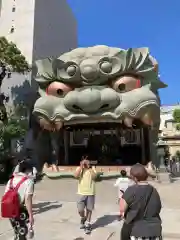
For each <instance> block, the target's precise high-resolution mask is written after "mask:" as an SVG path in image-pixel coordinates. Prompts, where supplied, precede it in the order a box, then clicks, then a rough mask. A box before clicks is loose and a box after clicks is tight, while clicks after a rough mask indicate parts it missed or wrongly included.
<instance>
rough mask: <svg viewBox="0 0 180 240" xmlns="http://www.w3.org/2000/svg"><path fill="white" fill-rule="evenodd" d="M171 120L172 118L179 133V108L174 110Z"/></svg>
mask: <svg viewBox="0 0 180 240" xmlns="http://www.w3.org/2000/svg"><path fill="white" fill-rule="evenodd" d="M173 118H174V121H175V122H176V129H177V130H178V131H180V109H179V108H177V109H175V110H174V112H173Z"/></svg>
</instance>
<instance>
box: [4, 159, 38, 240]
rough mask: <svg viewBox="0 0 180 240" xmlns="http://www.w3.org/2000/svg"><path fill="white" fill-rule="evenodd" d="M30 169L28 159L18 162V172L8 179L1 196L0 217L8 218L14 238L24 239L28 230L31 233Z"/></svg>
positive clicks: (31, 197)
mask: <svg viewBox="0 0 180 240" xmlns="http://www.w3.org/2000/svg"><path fill="white" fill-rule="evenodd" d="M32 170H33V169H32V166H31V165H30V163H29V162H28V161H22V162H20V163H19V172H18V173H15V174H14V175H13V177H12V178H11V179H10V180H9V181H8V183H7V185H6V188H5V193H4V196H3V197H2V203H1V211H2V217H5V218H9V219H10V223H11V225H12V227H13V229H14V235H15V236H14V240H26V239H27V234H28V231H29V230H30V233H31V235H32V226H33V224H34V218H33V212H32V199H33V193H34V182H33V180H32V178H30V177H29V175H30V173H32ZM16 194H17V197H18V198H17V197H16ZM28 225H29V226H28Z"/></svg>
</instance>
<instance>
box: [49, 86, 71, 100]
mask: <svg viewBox="0 0 180 240" xmlns="http://www.w3.org/2000/svg"><path fill="white" fill-rule="evenodd" d="M72 90H73V88H72V87H71V86H69V85H67V84H64V83H61V82H53V83H51V84H50V85H49V86H48V87H47V89H46V93H47V94H48V95H52V96H56V97H62V96H64V95H65V94H67V93H68V92H70V91H72Z"/></svg>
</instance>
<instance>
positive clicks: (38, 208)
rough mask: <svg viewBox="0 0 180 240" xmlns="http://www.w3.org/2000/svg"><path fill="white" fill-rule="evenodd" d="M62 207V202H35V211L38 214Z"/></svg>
mask: <svg viewBox="0 0 180 240" xmlns="http://www.w3.org/2000/svg"><path fill="white" fill-rule="evenodd" d="M60 207H62V204H60V203H58V202H40V203H36V204H33V213H34V214H36V215H37V214H40V213H43V212H47V211H49V210H52V209H57V208H60Z"/></svg>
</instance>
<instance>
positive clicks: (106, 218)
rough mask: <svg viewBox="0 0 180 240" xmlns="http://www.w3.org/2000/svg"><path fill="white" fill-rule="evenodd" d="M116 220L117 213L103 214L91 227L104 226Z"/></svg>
mask: <svg viewBox="0 0 180 240" xmlns="http://www.w3.org/2000/svg"><path fill="white" fill-rule="evenodd" d="M117 220H118V215H104V216H102V217H99V218H98V219H97V220H96V221H95V222H94V223H93V225H92V228H93V229H96V228H101V227H105V226H107V225H109V224H111V223H113V222H114V221H117Z"/></svg>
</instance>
